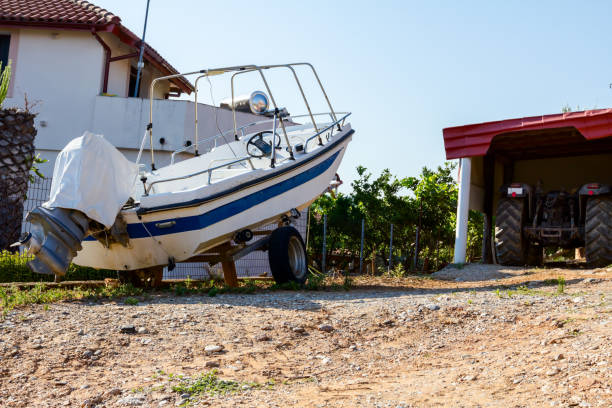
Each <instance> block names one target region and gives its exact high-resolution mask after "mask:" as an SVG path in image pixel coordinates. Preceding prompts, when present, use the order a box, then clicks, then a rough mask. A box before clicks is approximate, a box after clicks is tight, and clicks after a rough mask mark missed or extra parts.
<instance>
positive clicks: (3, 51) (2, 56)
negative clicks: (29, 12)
mask: <svg viewBox="0 0 612 408" xmlns="http://www.w3.org/2000/svg"><path fill="white" fill-rule="evenodd" d="M10 43H11V36H10V35H8V34H0V61H2V67H3V68H4V67H6V64H8V56H9V45H10Z"/></svg>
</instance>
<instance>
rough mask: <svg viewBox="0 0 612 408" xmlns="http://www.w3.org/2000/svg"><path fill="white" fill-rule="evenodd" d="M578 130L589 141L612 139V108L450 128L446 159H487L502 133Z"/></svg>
mask: <svg viewBox="0 0 612 408" xmlns="http://www.w3.org/2000/svg"><path fill="white" fill-rule="evenodd" d="M569 127H573V128H576V129H577V130H578V131H579V132H580V133H581V134H582V136H584V138H585V139H586V140H596V139H603V138H607V137H611V136H612V109H596V110H588V111H582V112H569V113H561V114H554V115H543V116H531V117H526V118H518V119H506V120H500V121H495V122H485V123H478V124H473V125H464V126H455V127H449V128H446V129H444V130H443V131H442V134H443V137H444V148H445V150H446V158H447V159H449V160H450V159H458V158H460V157H473V156H484V155H485V154H486V153H487V151H488V150H489V147H490V145H491V141H492V140H493V138H494V137H495V136H497V135H500V134H507V133H512V132H523V131H529V130H544V129H555V128H569Z"/></svg>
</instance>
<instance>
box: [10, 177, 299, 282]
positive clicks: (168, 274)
mask: <svg viewBox="0 0 612 408" xmlns="http://www.w3.org/2000/svg"><path fill="white" fill-rule="evenodd" d="M51 182H52V179H51V178H47V179H36V180H35V181H34V182H31V183H30V184H29V187H28V194H27V199H26V201H25V202H24V211H23V223H22V226H21V230H22V232H30V229H31V227H32V226H31V224H30V223H29V222H27V221H26V219H25V217H26V215H27V213H28V212H29V211H32V210H33V209H35V208H36V207H37V206H39V205H41V204H43V203H44V202H45V201H48V200H49V195H50V192H51ZM307 214H308V212H307V210H306V211H304V212H303V214H302V217H300V218H298V219H297V220H295V222H294V226H295V228H297V230H298V231H299V232H300V233H301V234H302V237H303V238H304V240H305V239H306V230H307V220H308V217H307ZM275 228H276V224H270V225H267V226H265V227H263V228H261V229H260V230H272V229H275ZM256 237H258V235H256ZM2 257H4V258H6V259H2ZM9 257H10V260H13V259H14V258H15V257H14V255H8V254H6V255H3V254H0V261H6V262H7V263H8V261H9ZM11 263H12V262H11ZM236 272H237V274H238V276H243V277H245V276H249V277H253V276H271V274H270V268H269V266H268V254H267V252H262V251H255V252H252V253H250V254H249V255H247V256H245V257H244V258H242V259H240V260H238V261H236ZM98 275H99V274H96V273H95V271H94V270H92V273H91V277H92V279H99V278H100V277H99V276H98ZM211 275H212V276H223V272H222V270H221V266H220V264H217V265H214V266H211V265H208V264H207V263H205V262H182V263H178V264H177V265H176V267H175V268H174V270H172V271H168V269H167V268H165V269H164V279H186V278H187V277H189V278H190V279H194V280H198V279H208V278H209V277H210V276H211ZM17 278H18V277H16V279H17ZM49 279H51V280H52V277H49ZM49 279H45V280H49Z"/></svg>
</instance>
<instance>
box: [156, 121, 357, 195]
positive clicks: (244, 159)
mask: <svg viewBox="0 0 612 408" xmlns="http://www.w3.org/2000/svg"><path fill="white" fill-rule="evenodd" d="M341 114H342V113H341ZM319 115H323V114H319ZM350 115H351V114H350V112H348V113H344V115H343V116H342V117H341V118H340V119H337V120H335V121H333V122H332V123H331V124H330V125H329V126H327V127H326V128H324V129H321V130H319V131H318V132H317V133H315V134H314V135H312V136H310V137H308V138H307V139H306V140H305V142H304V145H303V146H304V153H308V144H309V143H310V142H311V141H313V140H315V139H318V138H320V137H321V135H323V134H325V133H326V132H329V133H328V134H327V137H326V139H327V140H326V141H329V139H331V138H332V137H333V133H334V129H335V128H336V126H338V125H340V126H344V122H345V121H346V118H348V117H349V116H350ZM300 116H306V115H296V116H293V118H298V117H300ZM262 122H267V121H261V122H256V123H255V124H261V123H262ZM253 125H254V124H249V125H245V126H244V128H246V127H248V126H253ZM230 131H231V130H230ZM275 131H276V123H275V124H274V130H273V132H275ZM224 133H226V132H224ZM220 135H221V134H219V135H216V136H213V137H220ZM209 139H210V138H209ZM319 145H325V143H324V142H322V141H321V143H319ZM177 152H178V151H177ZM273 152H274V150H273ZM175 153H176V152H175ZM173 155H174V153H173ZM173 157H174V156H173ZM219 160H230V159H218V160H213V161H211V162H210V163H209V167H208V168H207V169H204V170H199V171H196V172H193V173H190V174H186V175H183V176H178V177H171V178H167V179H161V180H154V181H152V182H151V183H149V185H148V186H145V188H144V191H145V196H146V195H149V192H150V191H151V188H152V187H153V185H155V184H160V183H167V182H171V181H177V180H185V179H188V178H191V177H195V176H199V175H201V174H204V173H208V184H209V185H210V183H211V179H212V173H213V171H215V170H219V169H222V168H229V167H231V166H233V165H236V164H239V163H245V162H246V163H248V164H249V165H250V166H251V169H252V170H255V166H254V165H253V162H252V160H251V156H246V157H241V158H238V159H236V160H231V161H229V162H226V163H223V164H220V165H218V166H214V167H210V165H211V164H212V163H213V162H215V161H219ZM272 163H274V157H273V158H272ZM272 167H274V166H272Z"/></svg>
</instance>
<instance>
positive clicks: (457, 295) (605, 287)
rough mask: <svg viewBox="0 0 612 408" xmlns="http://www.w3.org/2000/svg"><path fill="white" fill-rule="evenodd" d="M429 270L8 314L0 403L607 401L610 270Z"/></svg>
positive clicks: (2, 326) (611, 393)
mask: <svg viewBox="0 0 612 408" xmlns="http://www.w3.org/2000/svg"><path fill="white" fill-rule="evenodd" d="M436 277H444V278H445V279H446V280H441V279H430V278H429V279H428V278H417V277H415V278H403V279H399V278H397V279H396V278H355V279H354V282H353V285H354V286H353V288H352V289H351V290H349V291H343V290H339V291H322V292H321V291H317V292H308V291H261V292H256V293H255V294H240V295H238V294H224V295H217V296H215V297H208V296H182V297H178V296H174V295H172V294H169V293H160V294H155V293H154V294H151V295H150V296H148V299H145V298H141V299H140V301H139V302H138V304H136V305H128V304H125V302H124V301H123V300H116V301H99V302H81V301H79V302H64V303H56V304H51V305H48V306H45V305H34V306H28V307H23V308H19V309H16V310H14V311H11V312H10V313H9V314H8V315H7V316H6V317H5V318H4V320H0V406H3V407H57V406H66V407H95V406H97V407H123V406H142V407H161V406H166V407H173V406H181V405H182V406H186V405H188V406H215V407H283V408H285V407H287V406H291V407H394V408H398V407H404V408H407V407H505V408H507V407H548V406H552V407H568V406H578V407H610V406H612V366H611V363H612V355H611V352H612V346H611V344H612V342H611V340H612V268H607V269H596V270H592V269H560V268H548V269H532V270H529V269H521V268H500V267H495V266H486V267H485V266H480V265H473V266H466V267H465V268H463V269H455V270H450V269H448V270H445V271H443V273H438V274H437V275H436ZM559 277H563V278H564V281H565V285H563V283H561V284H559V280H558V278H559ZM475 279H478V280H475ZM561 282H563V281H561ZM213 346H217V347H213ZM218 349H222V350H220V351H216V350H218ZM216 366H218V367H216ZM211 370H217V371H216V374H215V376H216V377H208V378H209V379H210V378H215V382H214V384H216V385H215V386H214V387H212V388H210V387H209V388H197V387H195V386H194V387H192V388H191V389H189V386H190V385H193V384H194V382H196V381H197V379H198V378H199V377H200V376H201V375H202V374H203V373H209V372H211ZM219 380H226V381H227V382H219ZM204 383H205V382H203V381H200V382H199V383H195V384H200V385H202V384H204ZM207 384H208V383H207ZM177 386H179V387H180V386H184V387H187V388H183V389H179V390H178V391H176V390H173V387H177ZM185 389H187V390H188V391H185ZM198 390H200V391H206V390H208V391H211V392H210V393H206V392H203V393H200V394H199V393H198V392H197V391H198ZM224 390H229V391H231V392H228V393H224Z"/></svg>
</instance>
